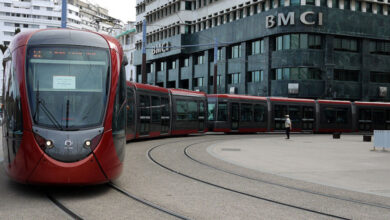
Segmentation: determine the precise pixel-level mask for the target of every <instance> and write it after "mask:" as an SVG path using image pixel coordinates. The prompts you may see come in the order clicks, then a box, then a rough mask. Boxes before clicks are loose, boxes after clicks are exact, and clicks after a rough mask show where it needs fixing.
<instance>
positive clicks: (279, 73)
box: [272, 67, 321, 80]
mask: <svg viewBox="0 0 390 220" xmlns="http://www.w3.org/2000/svg"><path fill="white" fill-rule="evenodd" d="M272 79H273V80H321V70H320V69H316V68H307V67H297V68H278V69H274V71H273V74H272Z"/></svg>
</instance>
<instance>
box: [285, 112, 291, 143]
mask: <svg viewBox="0 0 390 220" xmlns="http://www.w3.org/2000/svg"><path fill="white" fill-rule="evenodd" d="M284 127H285V128H286V135H287V137H286V139H290V131H291V129H292V126H291V120H290V116H289V115H286V121H285V122H284Z"/></svg>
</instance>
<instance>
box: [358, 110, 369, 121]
mask: <svg viewBox="0 0 390 220" xmlns="http://www.w3.org/2000/svg"><path fill="white" fill-rule="evenodd" d="M359 120H371V109H360V110H359Z"/></svg>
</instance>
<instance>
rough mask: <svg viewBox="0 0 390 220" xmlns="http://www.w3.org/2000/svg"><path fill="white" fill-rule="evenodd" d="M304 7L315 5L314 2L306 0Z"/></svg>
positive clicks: (313, 0)
mask: <svg viewBox="0 0 390 220" xmlns="http://www.w3.org/2000/svg"><path fill="white" fill-rule="evenodd" d="M306 5H316V1H315V0H306Z"/></svg>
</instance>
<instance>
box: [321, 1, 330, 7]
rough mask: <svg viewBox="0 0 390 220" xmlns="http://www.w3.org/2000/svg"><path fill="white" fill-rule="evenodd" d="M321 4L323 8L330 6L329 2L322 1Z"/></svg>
mask: <svg viewBox="0 0 390 220" xmlns="http://www.w3.org/2000/svg"><path fill="white" fill-rule="evenodd" d="M320 4H321V6H323V7H327V6H328V0H320Z"/></svg>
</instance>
